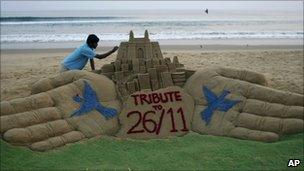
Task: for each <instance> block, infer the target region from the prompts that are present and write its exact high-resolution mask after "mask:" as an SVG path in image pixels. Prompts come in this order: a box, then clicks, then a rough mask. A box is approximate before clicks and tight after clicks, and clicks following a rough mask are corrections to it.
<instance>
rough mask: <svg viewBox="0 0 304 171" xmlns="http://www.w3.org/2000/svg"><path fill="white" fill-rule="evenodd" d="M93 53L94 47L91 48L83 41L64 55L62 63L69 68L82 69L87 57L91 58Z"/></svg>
mask: <svg viewBox="0 0 304 171" xmlns="http://www.w3.org/2000/svg"><path fill="white" fill-rule="evenodd" d="M95 55H96V53H95V51H94V49H91V48H90V47H89V46H88V44H87V43H85V44H83V45H81V46H80V47H78V48H77V49H75V50H74V51H73V52H72V53H71V54H70V55H68V56H67V57H65V58H64V60H63V61H62V64H63V65H64V66H65V67H66V68H68V69H69V70H73V69H78V70H82V69H83V68H84V66H85V65H86V64H87V62H88V59H93V58H94V56H95Z"/></svg>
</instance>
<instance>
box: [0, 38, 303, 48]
mask: <svg viewBox="0 0 304 171" xmlns="http://www.w3.org/2000/svg"><path fill="white" fill-rule="evenodd" d="M150 41H152V42H153V41H158V42H159V45H160V47H161V49H164V50H167V49H170V50H201V49H206V50H213V49H215V48H216V47H220V48H223V50H230V49H237V48H240V49H244V48H245V49H269V48H270V49H282V48H284V49H285V48H286V47H289V48H288V49H295V48H297V49H299V48H300V49H301V48H302V49H303V45H304V42H303V39H206V40H154V39H153V38H150ZM120 42H121V41H103V40H102V37H101V40H100V42H99V47H98V48H97V50H107V49H110V48H111V47H113V46H119V44H120ZM83 43H84V41H82V42H79V41H78V42H42V43H38V42H34V43H32V42H29V43H28V42H27V43H1V51H2V50H26V49H31V50H36V49H43V50H45V49H57V50H59V49H74V48H76V47H78V46H80V45H81V44H83ZM201 46H202V47H203V48H201Z"/></svg>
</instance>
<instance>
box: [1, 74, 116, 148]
mask: <svg viewBox="0 0 304 171" xmlns="http://www.w3.org/2000/svg"><path fill="white" fill-rule="evenodd" d="M84 89H85V90H87V91H85V90H84ZM94 91H95V92H96V93H95V94H94ZM92 92H93V93H92ZM32 94H33V95H31V96H29V97H26V98H18V99H14V100H10V101H3V102H1V119H0V120H1V134H2V135H3V138H4V139H5V140H6V141H8V142H9V143H12V144H16V145H26V146H29V147H30V148H31V149H33V150H40V151H44V150H48V149H52V148H55V147H59V146H62V145H65V144H67V143H72V142H76V141H79V140H82V139H85V138H91V137H94V136H98V135H103V134H107V135H113V134H115V133H116V132H117V131H118V129H119V126H118V119H117V115H118V113H119V112H120V106H121V104H120V102H119V101H118V100H117V95H116V92H115V86H114V83H113V82H112V81H111V80H110V79H108V78H106V77H105V76H102V75H97V74H94V73H90V72H86V71H69V72H64V73H62V74H60V75H58V76H56V77H53V78H49V79H42V80H40V81H38V82H37V83H35V84H34V85H33V87H32ZM95 96H96V97H95ZM87 97H95V101H94V103H93V102H92V103H91V102H89V103H86V98H87ZM91 99H94V98H91ZM92 104H94V105H92ZM115 112H117V113H115ZM73 114H74V115H75V116H72V115H73ZM115 114H116V115H115ZM76 115H77V116H76Z"/></svg>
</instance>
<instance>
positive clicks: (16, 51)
mask: <svg viewBox="0 0 304 171" xmlns="http://www.w3.org/2000/svg"><path fill="white" fill-rule="evenodd" d="M160 47H161V51H162V52H163V53H164V52H172V51H194V52H216V51H257V50H260V51H266V50H267V51H269V50H274V51H275V50H280V51H282V50H303V49H304V46H303V45H219V44H211V45H203V46H202V47H200V45H160ZM112 48H113V46H102V47H97V49H96V53H105V52H106V51H109V50H111V49H112ZM74 49H75V48H47V49H44V48H41V49H1V55H6V54H39V53H43V54H45V53H52V54H54V53H55V54H56V53H71V52H72V51H73V50H74Z"/></svg>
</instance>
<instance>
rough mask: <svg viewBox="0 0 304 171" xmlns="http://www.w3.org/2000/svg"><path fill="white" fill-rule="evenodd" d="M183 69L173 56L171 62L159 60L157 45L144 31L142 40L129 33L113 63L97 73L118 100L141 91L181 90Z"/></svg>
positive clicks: (169, 60)
mask: <svg viewBox="0 0 304 171" xmlns="http://www.w3.org/2000/svg"><path fill="white" fill-rule="evenodd" d="M189 72H190V71H188V73H187V74H186V70H185V68H184V65H183V64H181V63H179V61H178V58H177V56H175V57H174V59H173V61H172V62H171V59H170V58H163V55H162V53H161V50H160V47H159V44H158V42H151V41H150V39H149V34H148V31H147V30H146V31H145V36H144V37H143V38H134V34H133V32H132V31H131V32H130V35H129V41H128V42H121V43H120V46H119V50H118V54H117V58H116V61H114V62H112V63H111V64H106V65H103V66H102V68H101V73H102V74H103V75H106V76H107V77H109V78H110V79H112V80H113V81H114V82H115V84H116V87H117V90H118V92H119V96H120V97H121V98H122V99H125V98H127V97H128V96H129V95H130V94H132V93H134V92H136V91H140V90H144V89H151V90H158V89H160V88H165V87H168V86H173V85H175V86H180V87H182V86H184V84H185V82H186V75H187V77H189Z"/></svg>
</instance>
